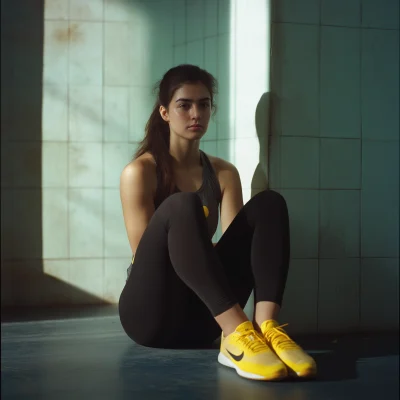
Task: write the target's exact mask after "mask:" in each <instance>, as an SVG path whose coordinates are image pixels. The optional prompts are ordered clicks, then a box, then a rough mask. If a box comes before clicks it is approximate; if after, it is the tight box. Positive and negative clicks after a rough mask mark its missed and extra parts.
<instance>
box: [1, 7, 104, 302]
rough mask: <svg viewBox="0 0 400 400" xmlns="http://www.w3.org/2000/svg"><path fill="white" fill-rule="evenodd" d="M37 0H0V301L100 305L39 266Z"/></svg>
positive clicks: (40, 13) (40, 25)
mask: <svg viewBox="0 0 400 400" xmlns="http://www.w3.org/2000/svg"><path fill="white" fill-rule="evenodd" d="M43 41H44V1H43V0H20V1H18V2H15V1H13V0H1V44H2V46H1V85H2V90H1V145H2V153H1V200H2V201H1V307H2V309H4V308H6V307H7V308H10V307H11V308H13V307H29V306H36V305H48V306H53V305H54V306H62V305H65V304H68V305H69V306H71V304H74V303H75V304H94V303H96V304H101V303H104V301H103V300H102V299H99V298H96V297H95V296H92V295H90V294H88V293H86V292H84V291H81V290H79V289H78V288H75V287H73V286H71V285H69V284H67V283H64V282H62V281H60V280H58V279H55V278H52V277H51V276H49V275H46V274H45V273H44V270H43V254H42V234H43V225H42V220H43V213H42V201H43V194H42V98H43V93H42V91H43V78H42V72H43Z"/></svg>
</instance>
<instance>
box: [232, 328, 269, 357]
mask: <svg viewBox="0 0 400 400" xmlns="http://www.w3.org/2000/svg"><path fill="white" fill-rule="evenodd" d="M238 341H240V342H241V343H242V344H243V345H244V346H245V347H247V348H249V349H250V350H253V351H254V352H258V351H261V350H265V347H266V343H265V340H264V338H263V337H262V336H261V335H260V334H259V333H258V332H257V331H255V330H252V329H251V330H248V331H245V332H243V333H242V334H241V335H240V336H239V337H238Z"/></svg>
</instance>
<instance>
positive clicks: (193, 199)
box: [164, 192, 203, 215]
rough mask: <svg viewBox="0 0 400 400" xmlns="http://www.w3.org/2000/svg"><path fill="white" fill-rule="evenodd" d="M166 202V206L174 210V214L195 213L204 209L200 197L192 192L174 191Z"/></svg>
mask: <svg viewBox="0 0 400 400" xmlns="http://www.w3.org/2000/svg"><path fill="white" fill-rule="evenodd" d="M164 203H165V204H164V206H165V207H168V208H170V209H171V210H173V213H174V215H187V214H193V213H195V212H196V211H197V212H199V211H202V209H203V205H202V203H201V200H200V197H199V196H198V195H197V194H196V193H192V192H179V193H174V194H172V195H171V196H169V197H168V198H167V199H166V200H165V201H164Z"/></svg>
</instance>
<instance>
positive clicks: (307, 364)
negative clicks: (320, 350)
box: [260, 320, 317, 378]
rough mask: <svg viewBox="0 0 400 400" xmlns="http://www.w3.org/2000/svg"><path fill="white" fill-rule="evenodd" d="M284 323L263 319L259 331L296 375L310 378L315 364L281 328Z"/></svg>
mask: <svg viewBox="0 0 400 400" xmlns="http://www.w3.org/2000/svg"><path fill="white" fill-rule="evenodd" d="M286 325H288V324H285V325H279V324H278V322H276V321H274V320H268V321H264V322H263V323H262V324H261V327H260V328H261V331H262V333H263V335H264V337H265V339H266V341H267V343H268V344H269V346H270V347H271V348H272V349H273V350H274V351H275V353H276V354H277V355H278V356H279V358H280V359H281V360H282V361H283V362H284V363H285V364H286V365H287V366H288V367H289V368H290V370H292V371H293V372H294V373H295V374H296V375H297V376H299V377H302V378H311V377H313V376H315V375H316V373H317V365H316V363H315V361H314V359H313V358H312V357H310V356H309V355H308V354H307V353H306V352H305V351H304V350H303V349H302V348H301V347H300V346H299V345H298V344H296V343H295V342H294V341H293V340H292V339H291V338H290V337H289V336H288V334H287V333H286V332H285V331H284V330H283V329H282V328H283V327H284V326H286Z"/></svg>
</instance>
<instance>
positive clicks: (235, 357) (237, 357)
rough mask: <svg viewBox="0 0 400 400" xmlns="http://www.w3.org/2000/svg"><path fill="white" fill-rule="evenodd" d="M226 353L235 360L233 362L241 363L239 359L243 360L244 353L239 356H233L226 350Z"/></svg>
mask: <svg viewBox="0 0 400 400" xmlns="http://www.w3.org/2000/svg"><path fill="white" fill-rule="evenodd" d="M226 351H227V352H228V353H229V355H230V356H231V357H232V358H233V359H234V360H235V361H237V362H239V361H241V359H242V358H243V356H244V351H243V352H242V354H239V355H238V356H235V355H234V354H232V353H231V352H230V351H229V350H226Z"/></svg>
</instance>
